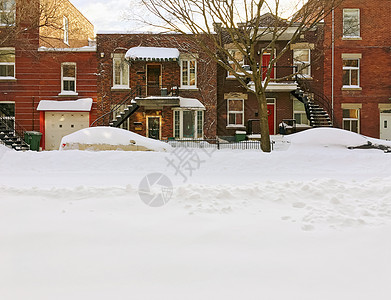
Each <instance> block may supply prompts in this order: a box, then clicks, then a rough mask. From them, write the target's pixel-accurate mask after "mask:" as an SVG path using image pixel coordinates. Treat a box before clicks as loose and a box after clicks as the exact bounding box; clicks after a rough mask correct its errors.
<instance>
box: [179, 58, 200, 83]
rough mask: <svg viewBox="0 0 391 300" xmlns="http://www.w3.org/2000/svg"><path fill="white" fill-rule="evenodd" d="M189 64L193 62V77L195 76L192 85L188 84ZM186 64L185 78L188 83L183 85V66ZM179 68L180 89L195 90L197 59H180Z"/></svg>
mask: <svg viewBox="0 0 391 300" xmlns="http://www.w3.org/2000/svg"><path fill="white" fill-rule="evenodd" d="M190 62H194V69H195V70H194V75H195V81H194V84H190V74H191V72H190ZM184 64H187V78H188V83H187V84H185V83H184V82H183V65H184ZM180 66H181V71H180V72H181V88H182V89H197V59H196V58H186V57H184V58H181V60H180Z"/></svg>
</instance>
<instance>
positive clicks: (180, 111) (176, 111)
mask: <svg viewBox="0 0 391 300" xmlns="http://www.w3.org/2000/svg"><path fill="white" fill-rule="evenodd" d="M184 111H191V112H194V133H193V138H190V139H202V138H203V137H204V110H201V109H191V110H190V109H180V108H179V109H178V108H177V109H173V137H174V138H176V139H189V137H183V112H184ZM199 113H201V118H202V119H201V126H202V127H201V134H198V132H199V128H198V116H199ZM177 114H178V117H179V124H178V126H179V131H178V130H176V124H175V121H176V118H177V117H176V115H177ZM176 131H178V134H177V133H176Z"/></svg>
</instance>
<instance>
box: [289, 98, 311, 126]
mask: <svg viewBox="0 0 391 300" xmlns="http://www.w3.org/2000/svg"><path fill="white" fill-rule="evenodd" d="M296 102H297V103H299V104H301V105H302V106H303V110H295V107H296V105H295V103H296ZM296 115H300V121H303V116H304V118H305V120H307V122H305V123H303V122H300V123H298V122H296V124H305V125H310V120H308V118H307V112H306V111H305V107H304V104H303V103H302V102H300V101H299V100H297V99H294V100H293V119H295V120H296V117H295V116H296ZM296 121H297V120H296Z"/></svg>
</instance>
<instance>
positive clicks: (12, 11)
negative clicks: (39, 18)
mask: <svg viewBox="0 0 391 300" xmlns="http://www.w3.org/2000/svg"><path fill="white" fill-rule="evenodd" d="M2 1H5V2H8V3H9V5H10V9H0V26H13V25H15V18H16V1H15V0H2ZM3 14H5V15H8V16H10V15H12V19H13V22H8V23H3V22H2V17H1V15H3Z"/></svg>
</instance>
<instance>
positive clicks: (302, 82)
mask: <svg viewBox="0 0 391 300" xmlns="http://www.w3.org/2000/svg"><path fill="white" fill-rule="evenodd" d="M296 81H297V83H298V85H299V87H300V88H301V89H302V90H303V91H304V92H306V93H309V94H312V95H313V97H311V98H310V100H311V101H313V103H314V104H317V105H319V106H320V107H322V108H323V109H324V110H325V111H326V112H327V113H328V115H329V116H330V118H331V121H332V124H333V127H340V126H339V125H338V122H337V120H336V118H335V115H334V110H333V107H332V105H331V100H330V99H329V98H328V97H327V96H326V95H324V94H323V93H318V92H316V91H314V89H313V88H311V87H310V85H309V84H308V80H306V79H305V78H299V77H297V78H296Z"/></svg>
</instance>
